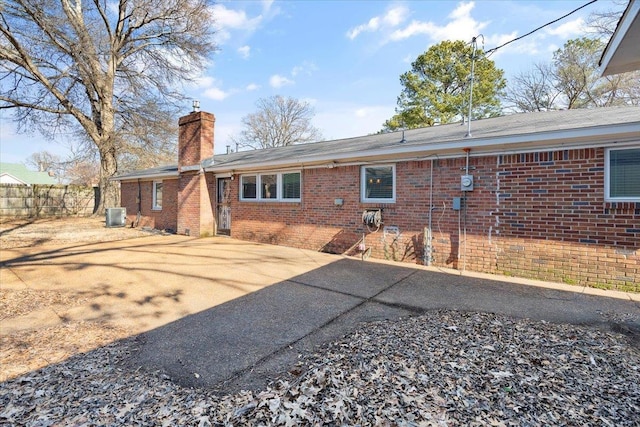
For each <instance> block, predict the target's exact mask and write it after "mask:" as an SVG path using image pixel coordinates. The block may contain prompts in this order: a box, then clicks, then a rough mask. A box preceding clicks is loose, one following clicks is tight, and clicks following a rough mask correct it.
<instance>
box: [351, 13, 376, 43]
mask: <svg viewBox="0 0 640 427" xmlns="http://www.w3.org/2000/svg"><path fill="white" fill-rule="evenodd" d="M378 28H380V18H378V17H377V16H376V17H375V18H371V19H370V20H369V22H367V23H366V24H361V25H358V26H357V27H355V28H352V29H350V30H349V31H347V37H349V38H350V39H351V40H353V39H355V38H356V37H358V36H359V35H360V33H362V32H364V31H376V30H377V29H378Z"/></svg>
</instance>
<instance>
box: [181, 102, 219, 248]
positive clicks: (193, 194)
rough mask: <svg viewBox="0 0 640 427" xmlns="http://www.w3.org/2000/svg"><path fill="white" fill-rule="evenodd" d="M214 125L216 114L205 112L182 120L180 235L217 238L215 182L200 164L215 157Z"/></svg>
mask: <svg viewBox="0 0 640 427" xmlns="http://www.w3.org/2000/svg"><path fill="white" fill-rule="evenodd" d="M214 124H215V117H214V116H213V114H211V113H205V112H201V111H194V112H192V113H190V114H189V115H187V116H184V117H181V118H180V120H179V121H178V125H179V127H178V171H179V173H180V176H179V179H178V229H177V230H176V231H177V232H178V234H188V235H190V236H194V237H206V236H212V235H213V230H214V217H213V210H214V206H213V204H214V200H213V199H212V194H215V181H214V177H213V175H212V174H211V173H209V174H206V173H205V172H204V171H203V170H202V169H201V167H200V162H202V161H203V160H205V159H207V158H210V157H212V156H213V131H214ZM207 175H208V176H207Z"/></svg>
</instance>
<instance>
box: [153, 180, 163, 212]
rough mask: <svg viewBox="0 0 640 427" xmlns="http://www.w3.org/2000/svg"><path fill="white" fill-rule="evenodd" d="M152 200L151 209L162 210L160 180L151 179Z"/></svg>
mask: <svg viewBox="0 0 640 427" xmlns="http://www.w3.org/2000/svg"><path fill="white" fill-rule="evenodd" d="M152 192H153V202H152V206H151V209H153V210H154V211H159V210H162V181H153V190H152Z"/></svg>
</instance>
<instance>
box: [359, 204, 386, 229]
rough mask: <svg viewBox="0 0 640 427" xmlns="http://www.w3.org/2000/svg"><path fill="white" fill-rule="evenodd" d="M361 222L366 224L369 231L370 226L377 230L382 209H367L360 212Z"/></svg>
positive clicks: (380, 222) (380, 223) (380, 220)
mask: <svg viewBox="0 0 640 427" xmlns="http://www.w3.org/2000/svg"><path fill="white" fill-rule="evenodd" d="M362 223H363V224H364V225H366V226H367V229H369V232H370V233H371V232H372V231H371V229H372V228H375V231H378V230H379V229H380V226H381V225H382V209H367V210H365V211H364V212H362Z"/></svg>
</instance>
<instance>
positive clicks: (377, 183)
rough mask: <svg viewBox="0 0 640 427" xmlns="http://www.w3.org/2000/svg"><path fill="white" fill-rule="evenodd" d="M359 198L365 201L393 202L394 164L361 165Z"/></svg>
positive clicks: (394, 190)
mask: <svg viewBox="0 0 640 427" xmlns="http://www.w3.org/2000/svg"><path fill="white" fill-rule="evenodd" d="M360 184H361V186H360V199H361V200H362V202H365V203H395V201H396V167H395V165H376V166H362V169H361V177H360Z"/></svg>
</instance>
